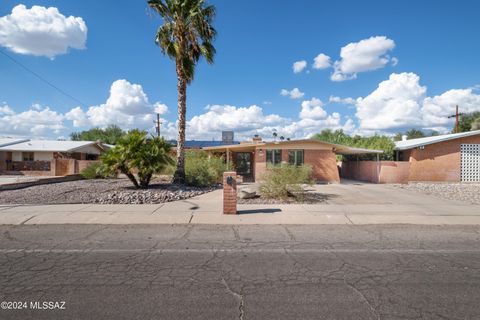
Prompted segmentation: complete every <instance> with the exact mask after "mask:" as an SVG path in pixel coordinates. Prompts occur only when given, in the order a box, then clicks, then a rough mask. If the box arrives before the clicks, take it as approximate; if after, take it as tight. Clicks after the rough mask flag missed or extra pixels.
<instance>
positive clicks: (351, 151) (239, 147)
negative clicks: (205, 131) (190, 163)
mask: <svg viewBox="0 0 480 320" xmlns="http://www.w3.org/2000/svg"><path fill="white" fill-rule="evenodd" d="M298 143H318V144H319V145H324V146H325V145H327V146H330V147H332V151H333V152H335V153H337V154H342V155H355V154H372V153H373V154H380V153H383V150H374V149H364V148H354V147H349V146H344V145H341V144H334V143H330V142H324V141H321V140H318V139H301V140H287V141H264V142H257V143H254V142H248V143H240V144H233V145H224V146H215V147H206V148H202V149H203V150H205V151H213V152H226V151H227V150H228V151H234V152H241V151H253V150H255V149H256V148H257V147H272V146H275V145H289V144H291V145H295V144H298ZM293 148H295V147H293Z"/></svg>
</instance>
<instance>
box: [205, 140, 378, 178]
mask: <svg viewBox="0 0 480 320" xmlns="http://www.w3.org/2000/svg"><path fill="white" fill-rule="evenodd" d="M203 150H205V151H207V152H210V153H215V154H222V155H227V157H226V159H227V161H228V162H231V163H232V164H233V166H234V168H235V170H236V172H237V174H239V175H241V176H242V177H243V180H244V181H255V180H260V179H261V178H262V174H263V173H265V172H266V171H267V165H268V164H271V165H276V164H280V163H290V164H294V165H303V164H306V165H310V166H312V178H313V179H314V180H316V181H317V182H339V181H340V175H339V169H338V167H337V160H336V155H337V154H341V155H354V154H369V153H370V154H380V153H383V151H381V150H370V149H360V148H352V147H347V146H343V145H337V144H332V143H327V142H322V141H319V140H316V139H303V140H288V141H271V142H266V141H262V139H261V138H260V137H258V136H255V137H254V138H253V139H252V141H249V142H241V143H240V144H232V145H221V146H210V147H204V148H203Z"/></svg>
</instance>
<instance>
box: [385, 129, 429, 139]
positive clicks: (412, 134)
mask: <svg viewBox="0 0 480 320" xmlns="http://www.w3.org/2000/svg"><path fill="white" fill-rule="evenodd" d="M404 135H406V136H407V139H408V140H410V139H418V138H425V137H431V136H438V132H437V131H435V130H431V131H430V132H425V131H422V130H418V129H410V130H408V131H407V132H405V133H403V132H399V133H397V134H396V135H395V136H394V137H393V140H394V141H401V140H402V136H404Z"/></svg>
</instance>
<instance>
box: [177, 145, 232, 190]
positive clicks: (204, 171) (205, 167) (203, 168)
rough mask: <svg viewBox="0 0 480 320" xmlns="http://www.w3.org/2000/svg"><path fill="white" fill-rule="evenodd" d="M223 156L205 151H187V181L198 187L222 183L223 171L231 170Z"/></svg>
mask: <svg viewBox="0 0 480 320" xmlns="http://www.w3.org/2000/svg"><path fill="white" fill-rule="evenodd" d="M229 169H231V168H228V167H227V165H226V164H225V160H224V159H223V157H216V156H213V155H209V154H207V153H206V152H203V151H190V152H187V154H186V158H185V181H186V182H187V184H189V185H192V186H197V187H205V186H211V185H214V184H216V183H221V182H222V179H223V172H225V171H227V170H229Z"/></svg>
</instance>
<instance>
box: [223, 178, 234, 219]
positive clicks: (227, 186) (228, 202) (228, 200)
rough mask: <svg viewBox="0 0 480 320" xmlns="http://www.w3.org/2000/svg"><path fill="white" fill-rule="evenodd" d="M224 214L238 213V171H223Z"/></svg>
mask: <svg viewBox="0 0 480 320" xmlns="http://www.w3.org/2000/svg"><path fill="white" fill-rule="evenodd" d="M223 214H237V173H236V172H234V171H227V172H224V173H223Z"/></svg>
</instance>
